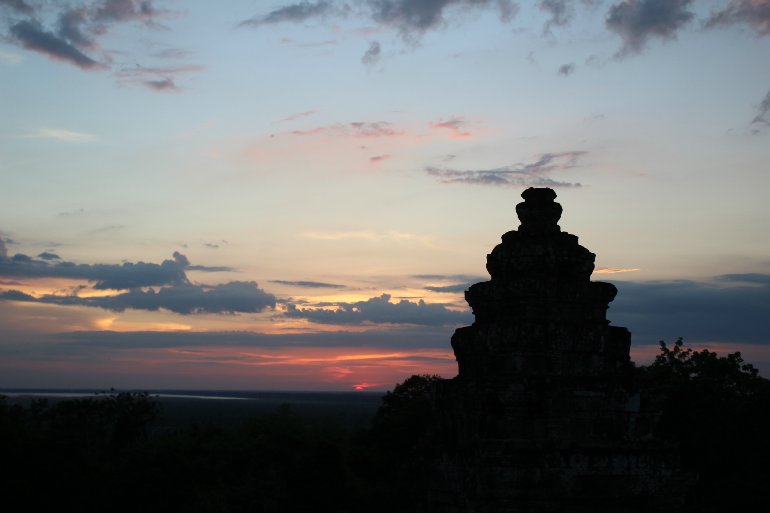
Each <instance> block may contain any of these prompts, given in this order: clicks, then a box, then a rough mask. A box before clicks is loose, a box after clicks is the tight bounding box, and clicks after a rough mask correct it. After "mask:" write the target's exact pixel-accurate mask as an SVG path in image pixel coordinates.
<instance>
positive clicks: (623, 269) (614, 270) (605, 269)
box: [594, 267, 641, 274]
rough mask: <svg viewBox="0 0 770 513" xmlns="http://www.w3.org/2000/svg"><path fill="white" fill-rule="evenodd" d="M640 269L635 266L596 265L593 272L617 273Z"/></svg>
mask: <svg viewBox="0 0 770 513" xmlns="http://www.w3.org/2000/svg"><path fill="white" fill-rule="evenodd" d="M636 271H641V269H639V268H637V267H597V268H596V269H594V274H618V273H633V272H636Z"/></svg>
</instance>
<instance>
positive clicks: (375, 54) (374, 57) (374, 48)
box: [361, 41, 382, 66]
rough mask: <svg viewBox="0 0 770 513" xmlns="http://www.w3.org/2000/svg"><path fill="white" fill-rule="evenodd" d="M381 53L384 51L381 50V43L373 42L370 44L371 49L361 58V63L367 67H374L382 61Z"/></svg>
mask: <svg viewBox="0 0 770 513" xmlns="http://www.w3.org/2000/svg"><path fill="white" fill-rule="evenodd" d="M381 51H382V49H381V48H380V43H379V42H378V41H372V42H371V43H369V48H368V49H367V50H366V52H364V55H363V56H362V57H361V63H362V64H365V65H366V66H374V65H375V64H377V62H379V60H380V53H381Z"/></svg>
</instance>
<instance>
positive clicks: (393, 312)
mask: <svg viewBox="0 0 770 513" xmlns="http://www.w3.org/2000/svg"><path fill="white" fill-rule="evenodd" d="M390 299H391V296H390V295H389V294H382V295H381V296H379V297H373V298H370V299H367V300H366V301H357V302H355V303H333V306H334V308H324V307H314V308H300V307H298V306H296V305H295V304H288V305H287V311H286V313H285V314H284V315H285V316H286V317H292V318H301V319H307V320H309V321H312V322H316V323H319V324H337V325H361V324H414V325H422V326H451V325H459V324H467V323H469V322H471V321H472V317H471V315H470V313H469V312H457V311H455V310H450V309H448V308H447V307H445V306H444V305H441V304H428V303H426V302H425V301H423V300H422V299H421V300H419V301H418V302H416V303H413V302H411V301H407V300H405V299H402V300H401V301H399V302H398V303H391V302H390ZM325 305H329V303H326V304H325Z"/></svg>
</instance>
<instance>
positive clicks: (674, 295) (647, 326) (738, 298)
mask: <svg viewBox="0 0 770 513" xmlns="http://www.w3.org/2000/svg"><path fill="white" fill-rule="evenodd" d="M613 283H614V284H615V285H616V286H617V287H618V290H619V292H618V296H617V298H616V299H615V301H614V302H613V303H611V305H610V311H609V312H608V314H607V316H608V318H609V319H611V320H612V323H613V324H618V325H621V326H627V327H628V328H629V329H630V330H631V332H632V333H633V334H634V341H636V342H637V343H640V342H641V343H654V342H657V341H658V340H673V339H675V338H676V337H680V336H681V337H684V339H685V340H686V341H690V342H696V341H703V342H744V343H758V344H770V323H768V322H767V319H768V318H770V274H759V273H753V274H726V275H722V276H717V277H715V279H714V280H713V281H686V280H678V281H655V282H626V281H615V282H613Z"/></svg>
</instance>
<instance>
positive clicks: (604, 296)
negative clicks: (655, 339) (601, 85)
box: [430, 188, 689, 513]
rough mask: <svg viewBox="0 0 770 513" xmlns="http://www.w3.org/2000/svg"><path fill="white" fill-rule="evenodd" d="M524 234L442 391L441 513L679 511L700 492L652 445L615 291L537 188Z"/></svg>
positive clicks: (507, 249)
mask: <svg viewBox="0 0 770 513" xmlns="http://www.w3.org/2000/svg"><path fill="white" fill-rule="evenodd" d="M522 197H523V198H524V202H523V203H519V204H518V205H517V206H516V213H517V214H518V217H519V219H520V221H521V225H520V226H519V228H518V230H513V231H509V232H508V233H505V234H504V235H503V236H502V242H501V243H500V244H498V245H497V246H496V247H495V248H494V249H493V250H492V252H491V253H490V254H489V255H488V256H487V266H486V267H487V270H488V271H489V274H490V275H491V279H490V280H489V281H485V282H481V283H476V284H475V285H473V286H471V287H470V288H469V289H468V290H467V291H466V292H465V298H466V300H467V301H468V304H469V305H470V306H471V308H472V310H473V314H474V316H475V322H474V323H473V324H472V325H471V326H466V327H462V328H459V329H457V330H456V331H455V333H454V335H453V336H452V348H453V349H454V354H455V357H456V359H457V363H458V367H459V374H458V376H457V377H456V378H454V379H451V380H444V381H441V382H439V383H438V384H437V386H436V388H435V389H434V392H433V405H434V408H435V413H436V416H437V418H438V420H437V423H438V426H437V430H436V433H437V441H436V443H437V444H438V445H439V446H440V449H439V451H438V453H439V457H438V460H439V461H438V462H437V464H436V465H437V468H436V479H435V484H434V486H433V489H432V490H431V504H430V505H431V510H432V511H436V512H474V513H492V512H494V513H509V512H510V513H513V512H516V513H535V512H537V513H540V512H586V513H588V512H591V513H596V512H610V511H611V512H613V513H624V512H642V511H644V512H648V511H649V512H652V511H655V512H658V511H660V512H663V511H678V509H679V508H680V506H681V504H682V502H683V498H684V492H685V491H686V489H687V483H688V481H689V478H688V476H686V475H685V474H683V473H682V471H681V470H680V467H679V463H678V458H677V454H676V450H675V448H673V447H671V446H668V445H666V444H664V443H663V442H661V441H659V440H656V439H655V438H654V437H653V436H652V434H651V433H652V429H653V427H654V424H655V421H656V418H657V412H655V411H645V408H644V406H643V401H642V400H641V398H640V394H639V393H638V391H636V390H635V388H634V384H633V364H632V362H631V360H630V357H629V349H630V342H631V334H630V332H629V331H628V330H627V329H626V328H623V327H619V326H611V325H610V323H609V321H608V320H607V318H606V313H607V309H608V304H609V303H610V302H611V301H612V300H613V299H614V297H615V295H616V294H617V289H616V288H615V286H614V285H612V284H610V283H604V282H592V281H591V279H590V277H591V273H592V272H593V270H594V259H595V255H594V254H593V253H591V252H590V251H589V250H587V249H586V248H584V247H583V246H581V245H579V244H578V238H577V237H576V236H575V235H571V234H569V233H566V232H562V231H561V229H560V227H559V226H558V224H557V223H558V221H559V218H560V217H561V213H562V208H561V205H559V203H556V202H555V201H554V199H555V198H556V193H555V192H554V191H553V190H552V189H549V188H529V189H527V190H526V191H524V192H523V193H522Z"/></svg>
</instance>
